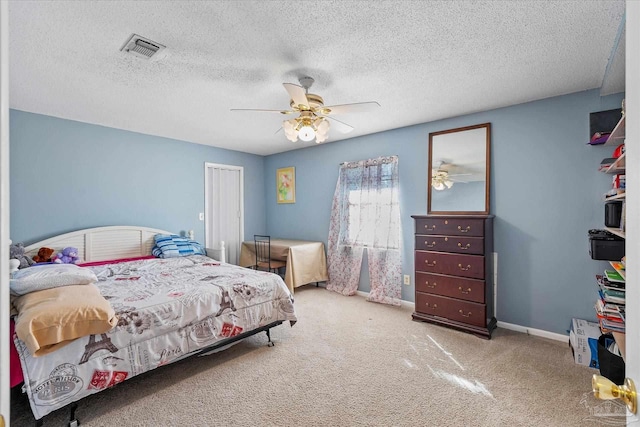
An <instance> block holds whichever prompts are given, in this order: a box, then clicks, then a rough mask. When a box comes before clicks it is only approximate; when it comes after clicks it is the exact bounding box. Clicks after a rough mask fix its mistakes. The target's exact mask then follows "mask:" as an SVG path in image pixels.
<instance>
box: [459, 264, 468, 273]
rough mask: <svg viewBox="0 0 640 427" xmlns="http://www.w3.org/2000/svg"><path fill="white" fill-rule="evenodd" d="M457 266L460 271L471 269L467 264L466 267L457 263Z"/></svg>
mask: <svg viewBox="0 0 640 427" xmlns="http://www.w3.org/2000/svg"><path fill="white" fill-rule="evenodd" d="M458 268H459V269H460V270H462V271H468V270H470V269H471V266H470V265H467V266H466V267H463V266H462V264H458Z"/></svg>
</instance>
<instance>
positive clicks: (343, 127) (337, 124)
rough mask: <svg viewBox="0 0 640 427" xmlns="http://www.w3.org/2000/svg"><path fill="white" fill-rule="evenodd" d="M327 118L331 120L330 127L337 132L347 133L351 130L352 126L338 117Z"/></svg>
mask: <svg viewBox="0 0 640 427" xmlns="http://www.w3.org/2000/svg"><path fill="white" fill-rule="evenodd" d="M327 119H329V120H331V122H332V124H331V127H333V128H335V129H336V130H337V131H338V132H341V133H349V132H351V131H352V130H353V126H351V125H348V124H346V123H345V122H341V121H340V120H338V119H334V118H333V117H327Z"/></svg>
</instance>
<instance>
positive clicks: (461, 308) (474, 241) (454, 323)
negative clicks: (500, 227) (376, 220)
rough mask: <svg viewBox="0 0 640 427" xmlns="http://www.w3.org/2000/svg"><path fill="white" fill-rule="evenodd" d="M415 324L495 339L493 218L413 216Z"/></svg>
mask: <svg viewBox="0 0 640 427" xmlns="http://www.w3.org/2000/svg"><path fill="white" fill-rule="evenodd" d="M412 218H414V220H415V226H416V228H415V286H416V295H415V302H416V308H415V312H414V313H413V316H412V317H413V319H414V320H421V321H425V322H430V323H436V324H438V325H442V326H449V327H452V328H456V329H460V330H463V331H467V332H471V333H473V334H476V335H478V336H480V337H482V338H487V339H490V338H491V332H492V331H493V329H494V328H495V327H496V318H495V317H494V311H493V261H492V260H493V256H492V255H493V254H492V253H493V215H412Z"/></svg>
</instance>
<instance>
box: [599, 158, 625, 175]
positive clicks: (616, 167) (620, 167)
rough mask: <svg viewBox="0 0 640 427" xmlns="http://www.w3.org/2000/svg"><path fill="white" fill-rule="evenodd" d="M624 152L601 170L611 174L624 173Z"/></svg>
mask: <svg viewBox="0 0 640 427" xmlns="http://www.w3.org/2000/svg"><path fill="white" fill-rule="evenodd" d="M625 154H626V153H622V155H621V156H620V157H618V158H617V159H616V161H615V162H613V163H612V164H611V166H609V167H608V168H606V169H605V170H603V172H604V173H608V174H612V175H613V174H620V173H624V172H625V169H626V164H627V158H626V156H625Z"/></svg>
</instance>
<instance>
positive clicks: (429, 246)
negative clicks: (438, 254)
mask: <svg viewBox="0 0 640 427" xmlns="http://www.w3.org/2000/svg"><path fill="white" fill-rule="evenodd" d="M424 244H425V245H427V247H428V248H433V247H434V246H435V245H436V242H431V244H429V242H427V241H426V240H425V242H424Z"/></svg>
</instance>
